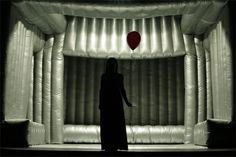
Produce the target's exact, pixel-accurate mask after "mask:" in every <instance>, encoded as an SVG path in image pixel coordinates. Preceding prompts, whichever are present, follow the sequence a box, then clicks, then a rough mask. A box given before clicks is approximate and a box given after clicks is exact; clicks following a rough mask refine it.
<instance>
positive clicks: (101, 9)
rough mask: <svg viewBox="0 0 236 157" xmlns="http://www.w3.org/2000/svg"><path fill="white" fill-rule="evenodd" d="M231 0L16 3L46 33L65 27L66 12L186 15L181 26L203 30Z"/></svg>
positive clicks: (192, 31) (115, 15) (186, 30)
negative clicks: (228, 0)
mask: <svg viewBox="0 0 236 157" xmlns="http://www.w3.org/2000/svg"><path fill="white" fill-rule="evenodd" d="M226 2H227V0H221V1H218V0H198V1H197V0H196V1H177V2H175V1H166V2H165V1H148V2H147V1H138V0H136V1H130V2H120V1H118V2H117V1H103V2H101V1H90V2H85V1H60V0H53V1H51V0H50V1H49V0H48V1H38V0H31V1H28V0H21V1H15V2H14V3H13V4H14V5H15V6H16V7H17V8H18V9H19V11H20V12H21V13H22V15H23V16H24V17H25V19H26V21H28V22H29V23H32V24H35V25H37V26H38V27H39V28H40V29H41V30H42V31H43V32H44V33H46V34H54V33H62V32H63V31H65V27H66V20H65V17H64V15H69V16H82V17H90V18H110V19H112V18H116V19H123V18H126V19H142V18H152V17H158V16H169V15H183V18H182V22H181V26H182V30H183V32H184V33H186V34H202V33H204V32H205V31H206V30H207V29H208V28H209V26H212V25H214V24H215V23H217V22H218V21H219V18H220V14H221V12H222V10H223V8H224V6H225V4H226Z"/></svg>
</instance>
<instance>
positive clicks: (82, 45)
mask: <svg viewBox="0 0 236 157" xmlns="http://www.w3.org/2000/svg"><path fill="white" fill-rule="evenodd" d="M130 31H138V32H139V33H140V35H141V42H140V44H139V45H138V47H137V48H136V49H135V50H134V51H132V49H130V48H129V46H128V44H127V39H126V38H127V34H128V33H129V32H130ZM63 53H64V54H65V55H69V56H85V57H98V58H106V57H117V58H155V57H170V56H180V55H184V54H185V46H184V40H183V33H182V31H181V28H180V17H179V16H166V17H155V18H143V19H138V20H134V19H133V20H129V19H105V18H85V17H69V18H68V26H67V29H66V34H65V42H64V47H63Z"/></svg>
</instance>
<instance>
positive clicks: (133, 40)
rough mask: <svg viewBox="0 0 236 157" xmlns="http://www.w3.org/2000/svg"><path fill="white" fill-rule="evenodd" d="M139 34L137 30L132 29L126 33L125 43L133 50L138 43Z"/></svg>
mask: <svg viewBox="0 0 236 157" xmlns="http://www.w3.org/2000/svg"><path fill="white" fill-rule="evenodd" d="M140 40H141V36H140V34H139V33H138V32H136V31H132V32H129V33H128V35H127V43H128V45H129V47H130V48H131V49H132V50H134V49H135V48H136V47H137V46H138V45H139V43H140Z"/></svg>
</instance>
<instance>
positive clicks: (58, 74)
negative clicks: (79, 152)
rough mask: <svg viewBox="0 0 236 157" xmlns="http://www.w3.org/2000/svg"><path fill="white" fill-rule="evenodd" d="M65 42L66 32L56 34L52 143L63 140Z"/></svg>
mask: <svg viewBox="0 0 236 157" xmlns="http://www.w3.org/2000/svg"><path fill="white" fill-rule="evenodd" d="M63 43H64V33H63V34H58V35H55V39H54V44H53V49H52V76H51V77H52V82H51V85H52V86H51V90H52V92H51V94H52V95H51V98H52V107H51V113H52V115H51V116H52V118H51V120H52V123H51V131H52V134H51V135H52V137H51V143H62V142H63V125H64V122H63V119H64V118H63V78H64V77H63V75H64V56H63V54H62V49H63Z"/></svg>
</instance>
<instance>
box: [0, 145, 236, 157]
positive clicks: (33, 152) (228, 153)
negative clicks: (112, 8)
mask: <svg viewBox="0 0 236 157" xmlns="http://www.w3.org/2000/svg"><path fill="white" fill-rule="evenodd" d="M0 156H44V157H46V156H57V157H60V156H78V157H82V156H86V157H93V156H99V157H102V156H117V157H119V156H122V157H126V156H132V157H148V156H152V157H154V156H155V157H236V149H229V148H224V149H208V148H207V147H201V146H195V145H191V144H189V145H186V144H171V145H150V144H149V145H138V144H135V145H129V150H128V151H118V152H104V151H101V150H100V145H98V144H63V145H38V146H31V147H27V148H1V154H0Z"/></svg>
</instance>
